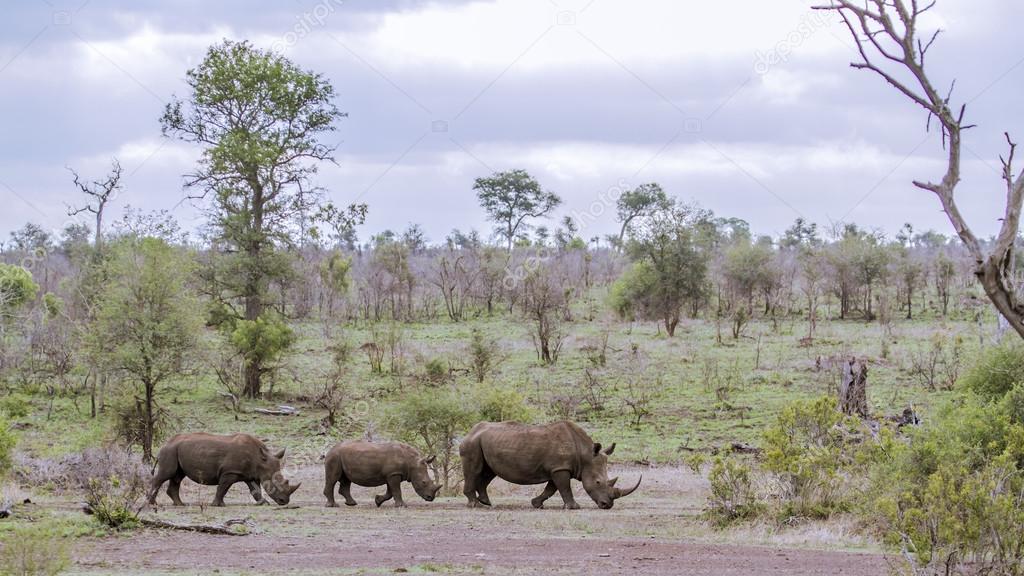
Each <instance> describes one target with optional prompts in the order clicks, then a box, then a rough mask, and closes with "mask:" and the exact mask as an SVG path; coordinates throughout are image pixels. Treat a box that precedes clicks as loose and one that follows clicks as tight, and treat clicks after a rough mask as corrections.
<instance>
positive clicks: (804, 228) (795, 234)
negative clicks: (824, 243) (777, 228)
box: [779, 217, 821, 248]
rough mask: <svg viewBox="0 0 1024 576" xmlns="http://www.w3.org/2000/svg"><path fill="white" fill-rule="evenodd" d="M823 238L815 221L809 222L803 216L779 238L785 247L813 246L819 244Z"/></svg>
mask: <svg viewBox="0 0 1024 576" xmlns="http://www.w3.org/2000/svg"><path fill="white" fill-rule="evenodd" d="M820 244H821V238H819V237H818V225H817V224H815V223H814V222H807V220H804V219H803V218H802V217H801V218H797V219H796V220H795V221H794V222H793V225H792V226H790V227H789V228H787V229H786V231H785V232H784V233H783V235H782V239H781V240H779V245H780V246H782V247H783V248H799V247H806V248H811V247H815V246H819V245H820Z"/></svg>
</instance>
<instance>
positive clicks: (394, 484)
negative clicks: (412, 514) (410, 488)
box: [373, 474, 405, 508]
mask: <svg viewBox="0 0 1024 576" xmlns="http://www.w3.org/2000/svg"><path fill="white" fill-rule="evenodd" d="M391 498H394V499H395V507H396V508H402V507H404V506H405V500H403V499H402V477H401V475H399V474H392V475H391V476H388V491H387V492H385V493H384V495H383V496H377V497H376V498H374V499H373V500H374V502H376V503H377V506H378V507H380V505H381V504H383V503H385V502H387V501H388V500H390V499H391Z"/></svg>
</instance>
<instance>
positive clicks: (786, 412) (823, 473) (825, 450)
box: [764, 397, 858, 518]
mask: <svg viewBox="0 0 1024 576" xmlns="http://www.w3.org/2000/svg"><path fill="white" fill-rule="evenodd" d="M855 424H856V423H855V422H854V421H852V420H851V419H848V418H846V417H845V416H843V414H842V413H841V412H839V410H838V409H837V408H836V401H835V399H834V398H830V397H822V398H819V399H817V400H799V401H796V402H793V403H791V404H788V405H787V406H785V407H784V408H783V409H782V412H781V413H780V414H779V416H778V418H777V419H776V421H775V423H774V424H772V425H771V426H770V427H769V428H768V429H767V430H766V431H765V435H764V440H765V463H764V465H765V469H766V470H768V471H769V472H771V473H773V474H774V475H775V476H776V477H777V478H778V480H779V485H780V486H781V488H782V494H781V496H782V499H783V503H784V506H783V510H782V513H783V515H784V516H787V517H794V516H806V517H812V518H821V517H827V516H828V515H829V514H831V513H832V512H834V511H836V510H839V509H843V508H845V507H846V506H847V504H848V503H847V502H845V501H844V497H843V494H844V490H843V488H844V484H845V481H846V479H847V475H846V474H844V473H843V468H844V467H845V466H848V465H850V464H852V463H853V461H854V458H855V456H856V446H855V445H853V444H852V443H851V438H855V437H857V434H858V432H857V431H856V430H855Z"/></svg>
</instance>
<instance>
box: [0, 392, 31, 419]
mask: <svg viewBox="0 0 1024 576" xmlns="http://www.w3.org/2000/svg"><path fill="white" fill-rule="evenodd" d="M31 410H32V403H31V402H30V401H29V399H28V397H27V396H25V395H23V394H10V395H8V396H4V397H3V398H0V414H6V415H7V417H8V418H24V417H26V416H28V415H29V412H31Z"/></svg>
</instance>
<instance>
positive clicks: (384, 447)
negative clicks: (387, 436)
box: [331, 440, 420, 486]
mask: <svg viewBox="0 0 1024 576" xmlns="http://www.w3.org/2000/svg"><path fill="white" fill-rule="evenodd" d="M331 453H332V455H333V456H336V457H337V458H340V459H341V467H342V470H343V471H344V472H345V476H346V477H347V478H348V479H349V480H351V481H352V482H353V483H355V484H358V485H360V486H381V485H383V484H385V483H386V482H387V478H388V476H391V475H393V474H400V475H402V477H403V478H407V477H408V470H409V469H410V468H411V467H412V466H414V465H415V464H416V462H418V460H419V459H420V453H419V451H417V450H416V449H415V448H413V447H412V446H409V445H408V444H402V443H401V442H366V441H363V440H352V441H348V442H342V443H341V444H339V445H338V446H336V447H335V448H334V449H332V450H331Z"/></svg>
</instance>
